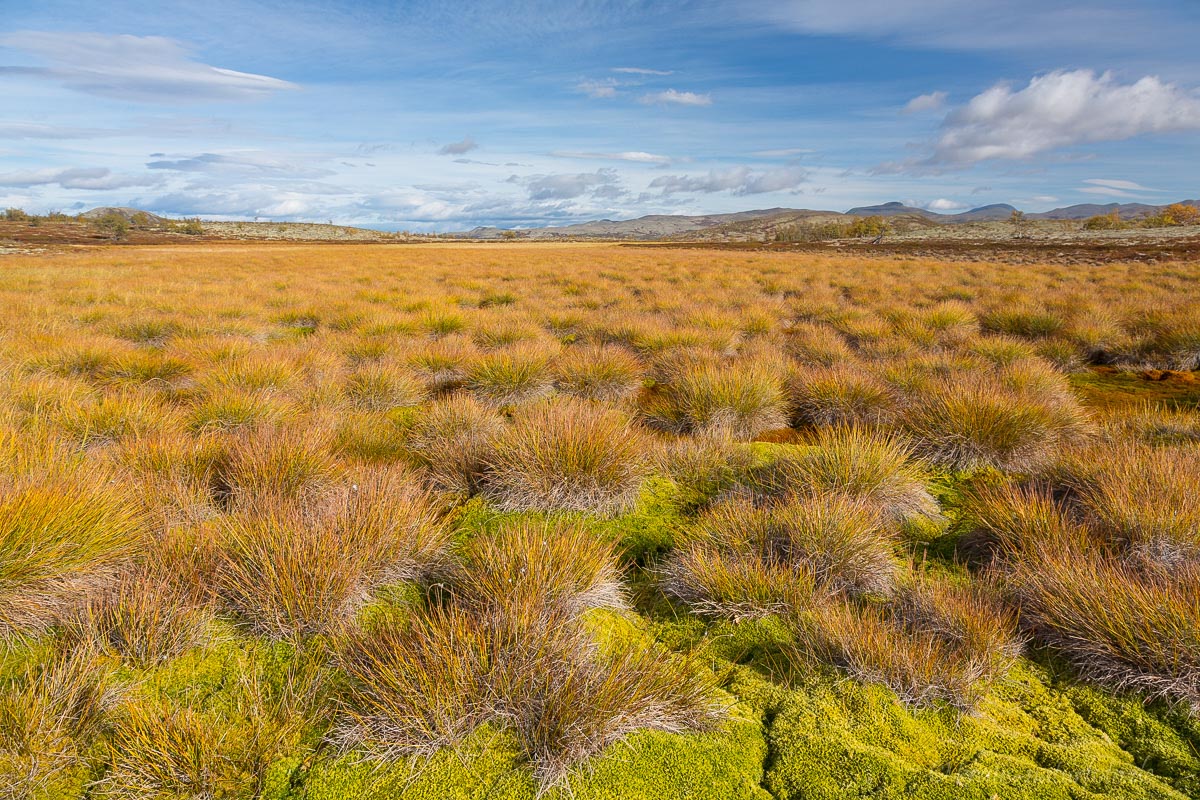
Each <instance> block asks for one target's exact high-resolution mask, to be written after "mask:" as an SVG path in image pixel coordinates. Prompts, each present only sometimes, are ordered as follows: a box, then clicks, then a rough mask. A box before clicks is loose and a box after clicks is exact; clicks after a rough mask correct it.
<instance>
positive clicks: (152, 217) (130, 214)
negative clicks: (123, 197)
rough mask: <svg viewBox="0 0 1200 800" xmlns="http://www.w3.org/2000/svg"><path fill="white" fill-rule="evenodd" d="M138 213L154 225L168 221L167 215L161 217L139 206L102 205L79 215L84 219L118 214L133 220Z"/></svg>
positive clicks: (129, 220) (130, 220)
mask: <svg viewBox="0 0 1200 800" xmlns="http://www.w3.org/2000/svg"><path fill="white" fill-rule="evenodd" d="M138 215H144V217H142V218H143V219H145V221H146V222H149V223H151V224H154V225H159V224H162V223H164V222H166V221H167V220H166V217H160V216H158V215H157V214H151V213H150V212H149V211H142V210H141V209H139V208H127V207H126V206H101V207H99V208H93V209H92V210H91V211H85V212H83V213H82V214H80V215H79V216H81V217H83V218H84V219H101V218H102V217H111V216H118V217H124V218H125V219H126V220H127V221H128V222H133V218H134V217H135V216H138Z"/></svg>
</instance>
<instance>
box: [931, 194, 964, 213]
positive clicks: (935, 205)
mask: <svg viewBox="0 0 1200 800" xmlns="http://www.w3.org/2000/svg"><path fill="white" fill-rule="evenodd" d="M969 207H970V206H967V205H965V204H963V203H960V202H958V201H957V200H947V199H946V198H944V197H939V198H938V199H937V200H934V201H933V202H931V203H928V204H926V205H925V208H926V209H928V210H929V211H962V210H963V209H966V208H969Z"/></svg>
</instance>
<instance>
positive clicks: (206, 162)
mask: <svg viewBox="0 0 1200 800" xmlns="http://www.w3.org/2000/svg"><path fill="white" fill-rule="evenodd" d="M157 155H161V154H157ZM146 167H147V168H148V169H160V170H170V171H173V172H203V173H207V174H217V175H251V176H268V175H269V176H276V177H291V178H322V177H326V176H328V175H333V174H334V172H333V171H332V170H328V169H323V168H320V167H313V166H309V165H307V164H303V163H297V162H295V161H289V160H287V159H283V158H279V157H278V156H273V155H271V154H269V153H262V152H257V151H252V152H241V153H200V154H198V155H189V156H180V157H178V158H174V159H166V158H165V157H164V158H163V159H162V160H158V161H150V162H148V163H147V164H146Z"/></svg>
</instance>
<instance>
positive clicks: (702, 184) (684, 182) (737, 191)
mask: <svg viewBox="0 0 1200 800" xmlns="http://www.w3.org/2000/svg"><path fill="white" fill-rule="evenodd" d="M807 180H808V170H805V169H803V168H801V167H795V166H792V167H780V168H779V169H769V170H763V171H756V170H753V169H751V168H750V167H733V168H731V169H725V170H711V171H710V172H709V173H708V174H707V175H662V176H660V177H658V178H655V179H654V180H652V181H650V188H651V189H658V190H659V191H660V192H661V193H662V194H664V195H669V194H680V193H683V192H696V193H700V194H712V193H715V192H729V193H730V194H734V195H748V194H766V193H768V192H781V191H788V190H795V189H797V188H799V186H800V185H801V184H803V183H805V182H806V181H807Z"/></svg>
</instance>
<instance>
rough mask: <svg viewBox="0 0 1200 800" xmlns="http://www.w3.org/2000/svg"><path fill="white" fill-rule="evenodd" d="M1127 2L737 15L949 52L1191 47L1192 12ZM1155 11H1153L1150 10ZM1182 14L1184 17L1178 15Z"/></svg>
mask: <svg viewBox="0 0 1200 800" xmlns="http://www.w3.org/2000/svg"><path fill="white" fill-rule="evenodd" d="M1167 5H1168V4H1150V3H1134V4H1131V3H1128V2H1126V1H1125V0H1055V2H1051V3H1047V2H1045V0H971V1H970V2H963V0H904V1H903V2H898V1H897V0H858V2H855V3H847V2H845V0H772V2H763V1H762V0H760V1H759V2H754V3H747V2H745V1H744V0H741V2H738V3H737V4H736V6H735V8H736V10H737V12H739V13H741V14H743V15H747V14H748V15H750V16H752V17H756V18H758V19H766V20H769V21H771V22H773V23H775V24H779V25H784V26H787V27H790V28H792V29H793V30H799V31H803V32H805V33H816V34H822V35H835V36H849V37H855V38H860V39H863V38H865V39H886V40H893V41H898V42H901V43H903V44H906V45H915V46H918V47H930V48H939V49H942V48H948V49H955V50H1030V49H1035V48H1040V47H1052V48H1055V49H1056V50H1058V51H1060V52H1061V51H1062V50H1063V49H1066V48H1087V50H1088V51H1090V52H1093V53H1094V52H1096V50H1097V49H1098V48H1106V49H1116V50H1126V51H1127V50H1130V49H1137V48H1141V47H1145V46H1146V43H1150V42H1153V43H1154V44H1153V45H1150V46H1160V47H1161V46H1165V45H1166V44H1167V43H1168V42H1169V43H1170V44H1172V45H1179V44H1180V43H1186V42H1187V41H1189V40H1194V36H1195V33H1196V29H1197V26H1196V24H1195V19H1194V17H1192V16H1189V13H1188V12H1189V11H1190V10H1191V9H1190V6H1187V5H1186V4H1185V5H1183V6H1179V7H1178V9H1177V10H1171V9H1170V8H1168V7H1167ZM1155 6H1157V7H1155ZM1185 8H1186V9H1187V10H1184V9H1185Z"/></svg>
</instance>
